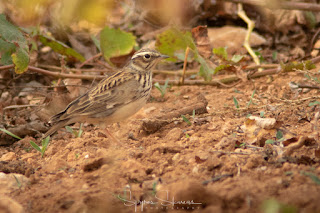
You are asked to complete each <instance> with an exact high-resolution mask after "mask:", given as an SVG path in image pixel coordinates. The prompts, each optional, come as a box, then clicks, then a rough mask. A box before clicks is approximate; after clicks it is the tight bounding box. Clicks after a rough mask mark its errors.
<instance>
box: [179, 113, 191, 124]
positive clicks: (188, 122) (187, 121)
mask: <svg viewBox="0 0 320 213" xmlns="http://www.w3.org/2000/svg"><path fill="white" fill-rule="evenodd" d="M181 117H182V119H183V121H184V122H186V123H187V124H188V125H192V124H191V122H190V121H189V119H188V118H187V117H186V116H184V115H181Z"/></svg>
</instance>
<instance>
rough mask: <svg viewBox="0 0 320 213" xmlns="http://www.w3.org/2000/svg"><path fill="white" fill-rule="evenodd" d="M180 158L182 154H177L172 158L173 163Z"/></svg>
mask: <svg viewBox="0 0 320 213" xmlns="http://www.w3.org/2000/svg"><path fill="white" fill-rule="evenodd" d="M179 157H180V153H176V154H175V155H174V156H173V157H172V160H173V161H176V160H178V159H179Z"/></svg>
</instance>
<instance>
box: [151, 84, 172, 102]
mask: <svg viewBox="0 0 320 213" xmlns="http://www.w3.org/2000/svg"><path fill="white" fill-rule="evenodd" d="M153 86H154V87H155V88H157V89H158V90H159V91H160V93H161V97H162V98H163V97H164V95H165V94H166V93H167V88H168V87H169V80H166V82H165V83H164V85H160V84H159V83H158V82H157V83H155V84H154V85H153Z"/></svg>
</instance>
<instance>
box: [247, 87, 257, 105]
mask: <svg viewBox="0 0 320 213" xmlns="http://www.w3.org/2000/svg"><path fill="white" fill-rule="evenodd" d="M254 94H256V90H253V93H252V95H251V98H250V100H249V102H248V104H247V108H249V106H250V105H251V104H254V103H253V102H252V99H253V96H254Z"/></svg>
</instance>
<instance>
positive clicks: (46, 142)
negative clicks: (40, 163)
mask: <svg viewBox="0 0 320 213" xmlns="http://www.w3.org/2000/svg"><path fill="white" fill-rule="evenodd" d="M49 142H50V136H48V137H46V138H45V139H43V140H42V141H41V147H40V146H38V144H36V143H35V142H33V141H29V143H30V145H31V146H32V147H33V148H34V149H35V150H37V151H38V152H40V153H41V157H42V158H43V156H44V153H45V152H46V150H47V147H48V145H49Z"/></svg>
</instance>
